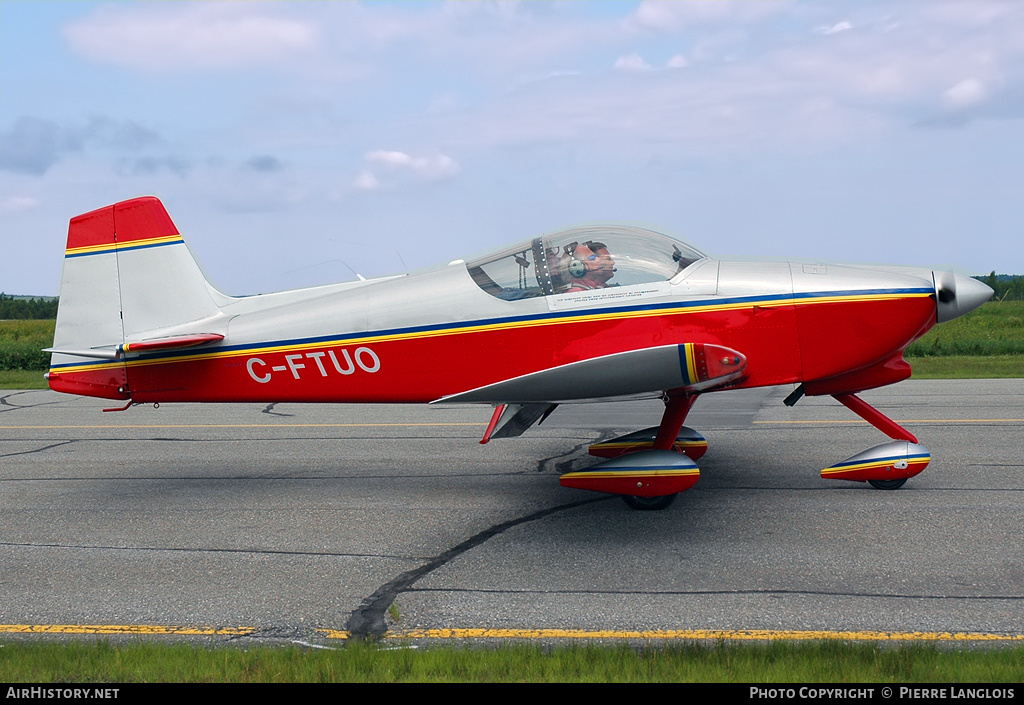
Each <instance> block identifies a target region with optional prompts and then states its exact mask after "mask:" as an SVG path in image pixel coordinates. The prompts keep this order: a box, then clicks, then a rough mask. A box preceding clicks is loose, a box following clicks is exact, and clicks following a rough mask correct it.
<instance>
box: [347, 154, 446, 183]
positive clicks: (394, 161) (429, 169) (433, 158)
mask: <svg viewBox="0 0 1024 705" xmlns="http://www.w3.org/2000/svg"><path fill="white" fill-rule="evenodd" d="M366 161H368V162H370V163H371V164H379V165H381V166H383V167H385V168H388V169H392V170H395V171H407V172H409V173H413V174H415V175H416V176H419V177H422V178H424V179H428V180H431V181H433V180H435V179H443V178H446V177H449V176H454V175H455V174H458V173H459V170H460V167H459V165H458V163H457V162H456V161H455V160H454V159H452V158H451V157H449V156H448V155H446V154H441V153H440V152H438V153H437V154H433V155H430V156H427V157H414V156H412V155H411V154H406V153H405V152H397V151H387V150H377V151H375V152H370V153H369V154H367V155H366Z"/></svg>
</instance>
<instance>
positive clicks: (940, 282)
mask: <svg viewBox="0 0 1024 705" xmlns="http://www.w3.org/2000/svg"><path fill="white" fill-rule="evenodd" d="M932 278H933V279H934V280H935V308H936V318H937V322H938V323H943V322H945V321H951V320H953V319H954V318H957V317H958V316H962V315H964V314H965V313H970V312H971V311H973V310H974V309H976V308H978V307H979V306H981V305H982V304H983V303H985V302H986V301H988V300H989V299H990V298H992V294H994V293H995V292H994V291H992V289H991V288H990V287H989V286H987V285H985V284H982V283H981V282H980V281H978V280H977V279H974V278H972V277H965V276H964V275H962V274H954V273H953V272H932Z"/></svg>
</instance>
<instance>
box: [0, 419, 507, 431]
mask: <svg viewBox="0 0 1024 705" xmlns="http://www.w3.org/2000/svg"><path fill="white" fill-rule="evenodd" d="M486 425H487V424H486V423H477V422H475V421H461V422H454V421H453V422H445V421H440V422H433V423H178V424H125V425H123V426H122V425H120V424H94V425H88V426H86V425H75V426H3V425H0V429H22V430H29V429H35V430H40V429H55V428H77V429H83V428H395V427H408V426H478V427H481V428H482V427H484V426H486Z"/></svg>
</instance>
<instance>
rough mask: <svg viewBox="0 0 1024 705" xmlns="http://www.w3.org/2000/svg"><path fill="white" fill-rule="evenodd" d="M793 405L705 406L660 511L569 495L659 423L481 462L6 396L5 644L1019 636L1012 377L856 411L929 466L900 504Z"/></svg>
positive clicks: (837, 428)
mask: <svg viewBox="0 0 1024 705" xmlns="http://www.w3.org/2000/svg"><path fill="white" fill-rule="evenodd" d="M790 391H791V389H790V388H789V387H786V388H777V389H764V390H751V391H744V392H722V393H716V394H709V395H706V396H704V397H702V398H701V399H700V400H699V401H698V402H697V405H696V406H695V407H694V410H693V412H692V413H691V415H690V418H689V420H688V422H687V425H689V426H692V427H694V428H696V429H698V430H699V431H701V432H702V433H703V434H704V435H705V436H706V437H707V439H708V442H709V451H708V453H707V455H705V456H704V457H703V458H702V459H701V460H700V461H699V465H700V468H701V479H700V481H699V482H698V483H697V485H696V486H695V487H694V488H693V489H691V490H690V491H688V492H686V493H685V494H683V495H680V497H679V498H678V499H677V501H676V502H675V504H673V505H672V506H671V507H670V508H669V509H668V510H666V511H661V512H636V511H632V510H630V509H628V508H627V507H626V506H625V504H624V503H622V502H621V501H620V500H618V499H617V498H608V497H605V496H603V495H597V494H592V493H587V492H583V491H579V490H570V489H565V488H562V487H560V486H559V484H558V475H559V474H560V473H562V472H565V471H567V470H569V469H574V468H579V467H583V466H585V465H586V464H589V463H592V462H595V459H593V458H591V457H590V456H588V455H587V453H586V447H587V445H589V444H590V443H592V442H593V441H595V440H596V439H598V438H599V437H603V438H608V437H611V436H613V435H617V434H620V433H626V432H630V431H634V430H637V429H639V428H643V427H645V426H651V425H655V424H656V423H657V421H658V416H659V412H660V404H659V402H657V401H654V402H628V403H617V404H587V405H576V406H571V407H560V408H559V409H558V410H556V411H555V413H554V414H552V416H551V417H550V418H549V419H548V420H547V421H545V423H544V425H542V426H540V427H539V428H538V427H535V428H533V429H531V430H529V431H527V433H526V434H525V435H524V436H522V437H520V438H516V439H500V440H494V441H492V442H491V443H490V444H488V445H486V446H482V445H480V444H479V443H478V440H479V438H480V436H481V435H482V433H483V430H484V427H485V425H486V422H487V420H488V417H489V409H487V408H485V407H479V406H470V405H463V406H455V407H437V406H431V407H425V406H388V405H371V406H356V405H298V404H276V405H275V404H271V405H240V404H228V405H190V404H173V405H163V406H161V407H160V408H158V409H155V408H153V407H152V406H138V407H133V408H131V409H130V410H128V411H125V412H121V413H102V411H101V409H102V408H103V407H104V406H112V405H113V404H107V403H105V402H103V401H102V400H96V399H85V398H78V397H71V396H66V395H61V394H56V393H53V392H49V391H25V392H16V391H6V392H0V593H2V595H3V599H2V600H0V638H4V635H5V634H8V635H9V634H20V633H32V632H35V633H87V634H94V633H109V634H217V633H218V630H220V632H219V634H220V636H219V637H215V638H222V639H229V638H232V639H237V638H240V637H245V638H251V639H260V640H278V639H283V640H299V641H312V642H317V641H320V642H324V643H332V642H331V640H332V639H336V638H342V637H347V636H351V635H352V634H356V635H380V634H385V635H390V636H399V637H409V636H413V637H415V636H427V637H444V636H462V637H477V638H490V637H503V636H505V637H507V636H517V637H523V638H526V637H530V636H540V637H544V636H552V637H563V638H569V637H603V636H609V637H614V636H623V635H625V636H637V637H640V638H676V637H683V638H690V637H701V636H709V637H711V638H716V637H722V636H725V637H731V638H742V637H743V636H744V635H746V636H751V635H753V636H755V637H758V638H761V637H763V636H770V637H786V636H788V637H789V638H801V637H808V636H814V635H840V636H842V635H847V636H848V637H851V638H870V639H876V638H887V635H888V636H892V635H894V634H895V635H896V636H901V637H904V638H935V639H969V640H976V641H980V640H994V641H1014V642H1017V643H1019V642H1020V641H1021V640H1024V533H1022V529H1021V517H1022V503H1024V380H965V381H909V382H904V383H901V384H899V385H895V386H892V387H887V388H884V389H880V390H875V391H870V392H867V393H865V394H864V395H863V396H864V398H865V399H866V400H867V401H868V402H870V403H872V404H874V405H876V406H877V407H878V408H879V409H880V410H881V411H883V413H886V414H887V415H889V416H891V417H892V418H894V419H896V420H897V421H899V422H901V423H902V424H904V425H905V426H906V427H908V428H909V429H910V430H911V431H912V432H914V433H915V434H916V435H917V436H918V438H919V439H920V442H921V443H922V444H923V445H925V446H926V447H927V448H928V449H929V450H930V451H931V453H932V457H933V460H932V463H931V465H930V466H929V467H928V468H927V469H926V470H925V471H924V472H923V473H922V474H921V475H919V476H918V477H916V478H914V479H912V480H910V481H909V482H908V483H907V485H906V486H905V487H904V488H903V489H900V490H897V491H893V492H885V491H880V490H874V489H872V488H870V487H869V486H867V485H866V484H862V483H851V482H843V481H829V480H823V479H821V478H820V477H819V474H818V473H819V472H820V470H821V469H822V468H823V467H826V466H828V465H831V464H832V463H834V462H837V461H839V460H843V459H845V458H846V457H849V456H851V455H853V454H854V453H856V452H858V451H860V450H863V449H865V448H867V447H869V446H872V445H876V444H878V443H881V442H884V441H885V440H886V438H885V437H884V436H882V435H881V434H880V433H879V432H878V431H876V430H875V429H873V428H871V427H870V426H868V425H867V424H865V423H863V422H861V421H860V420H859V419H858V418H856V417H855V416H853V414H852V413H851V412H849V411H848V410H847V409H845V407H842V406H841V405H839V404H838V403H837V402H835V401H834V400H832V399H831V398H804V399H803V400H801V401H800V403H799V404H797V406H795V407H793V408H788V407H785V406H784V405H783V404H782V399H783V398H784V397H785V396H786V395H787V394H788V393H789V392H790ZM915 633H916V634H917V635H918V637H913V635H914V634H915ZM856 635H863V636H856Z"/></svg>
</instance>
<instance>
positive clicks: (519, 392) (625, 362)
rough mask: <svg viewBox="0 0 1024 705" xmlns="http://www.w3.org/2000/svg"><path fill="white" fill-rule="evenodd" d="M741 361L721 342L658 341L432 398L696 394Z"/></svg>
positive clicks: (735, 370) (524, 400) (723, 379)
mask: <svg viewBox="0 0 1024 705" xmlns="http://www.w3.org/2000/svg"><path fill="white" fill-rule="evenodd" d="M746 366H747V359H746V357H745V356H744V355H743V354H742V353H739V352H737V351H735V350H732V349H730V348H726V347H722V346H720V345H711V344H707V343H683V344H681V345H659V346H655V347H650V348H640V349H637V350H628V351H625V352H619V353H613V354H611V355H602V356H599V357H593V358H590V359H587V360H579V361H577V362H571V363H568V364H565V365H558V366H556V367H550V368H548V369H545V370H540V371H538V372H532V373H530V374H525V375H521V376H519V377H511V378H509V379H505V380H501V381H500V382H495V383H493V384H488V385H485V386H483V387H477V388H476V389H470V390H467V391H465V392H459V393H458V394H451V395H448V396H445V397H441V398H440V399H437V400H435V401H434V402H432V403H455V402H462V403H465V402H479V403H499V404H501V403H514V404H538V403H543V404H553V403H562V402H568V401H581V400H584V399H602V398H608V397H621V396H632V395H637V394H643V393H650V392H661V391H664V390H668V389H673V390H679V391H681V392H687V391H688V392H694V393H696V392H700V391H704V390H707V389H711V388H713V387H718V386H721V385H724V384H728V383H730V382H733V381H735V380H737V379H739V378H740V377H742V376H743V374H744V371H745V369H746Z"/></svg>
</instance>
